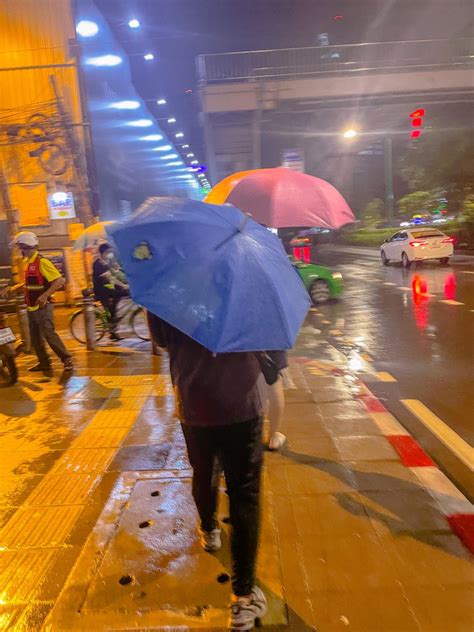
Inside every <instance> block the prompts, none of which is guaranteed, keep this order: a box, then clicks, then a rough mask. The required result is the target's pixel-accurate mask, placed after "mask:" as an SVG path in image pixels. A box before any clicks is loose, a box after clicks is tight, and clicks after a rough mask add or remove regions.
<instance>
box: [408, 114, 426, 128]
mask: <svg viewBox="0 0 474 632" xmlns="http://www.w3.org/2000/svg"><path fill="white" fill-rule="evenodd" d="M422 122H423V119H422V118H421V117H420V116H419V117H418V118H414V119H412V120H411V124H412V127H421V124H422Z"/></svg>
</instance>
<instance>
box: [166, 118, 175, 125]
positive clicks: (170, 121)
mask: <svg viewBox="0 0 474 632" xmlns="http://www.w3.org/2000/svg"><path fill="white" fill-rule="evenodd" d="M168 123H170V124H171V123H176V119H175V118H173V117H171V118H169V119H168Z"/></svg>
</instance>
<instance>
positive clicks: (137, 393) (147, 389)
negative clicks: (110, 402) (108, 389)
mask: <svg viewBox="0 0 474 632" xmlns="http://www.w3.org/2000/svg"><path fill="white" fill-rule="evenodd" d="M154 388H155V387H154V386H153V385H152V384H140V385H138V384H137V385H136V386H121V387H120V389H119V397H120V399H122V398H126V397H148V396H149V395H151V394H152V393H153V392H154Z"/></svg>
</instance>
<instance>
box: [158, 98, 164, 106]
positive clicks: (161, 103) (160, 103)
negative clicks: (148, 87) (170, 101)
mask: <svg viewBox="0 0 474 632" xmlns="http://www.w3.org/2000/svg"><path fill="white" fill-rule="evenodd" d="M156 105H166V99H158V100H157V102H156Z"/></svg>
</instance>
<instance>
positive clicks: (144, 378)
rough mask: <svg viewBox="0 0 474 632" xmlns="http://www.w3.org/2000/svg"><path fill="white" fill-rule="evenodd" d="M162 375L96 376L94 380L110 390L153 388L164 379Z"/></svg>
mask: <svg viewBox="0 0 474 632" xmlns="http://www.w3.org/2000/svg"><path fill="white" fill-rule="evenodd" d="M162 377H163V376H160V375H113V376H111V375H102V376H101V375H96V376H95V378H94V380H95V382H97V384H100V385H101V386H105V387H108V388H118V387H122V386H140V385H142V384H144V385H151V386H153V385H154V384H156V383H157V382H159V381H160V379H162Z"/></svg>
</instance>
